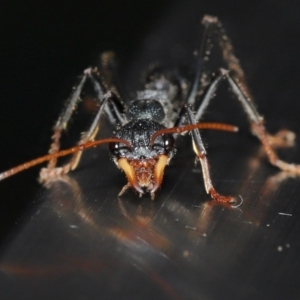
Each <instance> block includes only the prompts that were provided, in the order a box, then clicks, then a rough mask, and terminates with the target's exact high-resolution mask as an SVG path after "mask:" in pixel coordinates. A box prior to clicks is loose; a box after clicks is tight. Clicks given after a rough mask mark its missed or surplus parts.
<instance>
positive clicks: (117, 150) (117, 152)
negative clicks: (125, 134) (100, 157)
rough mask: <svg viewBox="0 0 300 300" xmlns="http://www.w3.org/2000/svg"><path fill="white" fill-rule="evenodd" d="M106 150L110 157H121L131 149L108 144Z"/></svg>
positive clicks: (120, 145) (119, 144) (120, 144)
mask: <svg viewBox="0 0 300 300" xmlns="http://www.w3.org/2000/svg"><path fill="white" fill-rule="evenodd" d="M108 149H109V151H110V152H111V154H112V155H114V156H117V157H121V156H124V155H125V156H126V154H127V153H128V152H131V149H130V148H129V147H127V146H126V145H124V144H122V143H115V142H111V143H109V144H108Z"/></svg>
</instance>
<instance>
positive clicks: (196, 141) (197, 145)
mask: <svg viewBox="0 0 300 300" xmlns="http://www.w3.org/2000/svg"><path fill="white" fill-rule="evenodd" d="M186 109H187V116H188V121H189V123H190V124H197V122H196V119H195V116H194V114H193V112H192V111H191V109H190V108H189V107H186ZM191 134H192V139H193V149H194V152H195V153H196V155H197V157H198V158H199V161H200V163H201V167H202V174H203V180H204V186H205V190H206V192H207V194H209V195H210V196H211V197H212V199H214V200H216V201H219V202H229V203H230V202H234V201H235V198H234V197H231V196H223V195H220V194H219V193H218V192H217V191H216V190H215V188H214V186H213V184H212V181H211V177H210V172H209V165H208V160H207V156H206V150H205V147H204V144H203V142H202V138H201V135H200V131H199V129H194V130H192V131H191Z"/></svg>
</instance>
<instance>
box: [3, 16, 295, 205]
mask: <svg viewBox="0 0 300 300" xmlns="http://www.w3.org/2000/svg"><path fill="white" fill-rule="evenodd" d="M202 24H203V25H204V35H203V40H202V43H201V46H200V48H199V51H198V53H197V68H196V74H195V78H194V81H193V83H192V84H188V83H187V81H186V80H185V79H183V78H181V77H179V76H176V75H175V74H170V73H161V72H159V71H157V70H154V71H153V72H152V74H150V76H149V78H148V81H147V82H146V84H145V86H144V89H143V90H141V91H139V92H138V93H137V96H136V99H135V100H134V101H132V102H130V104H129V105H128V107H127V108H126V107H125V105H124V104H123V102H122V100H121V97H120V96H119V93H118V91H117V89H116V87H115V86H114V85H113V84H111V85H109V84H108V80H107V78H105V74H108V73H109V72H110V71H109V67H108V65H109V64H110V62H111V60H112V58H111V53H104V55H103V62H102V70H101V69H100V72H99V71H98V70H97V69H92V68H89V69H86V70H85V71H84V73H83V76H82V78H81V81H80V83H79V84H78V86H77V87H76V89H75V90H74V92H73V93H72V95H71V97H70V98H69V101H68V104H67V106H66V108H65V109H64V111H63V112H62V114H61V115H60V117H59V118H58V120H57V122H56V124H55V126H54V134H53V136H52V144H51V147H50V151H49V154H48V155H45V156H43V157H40V158H37V159H34V160H32V161H29V162H27V163H24V164H22V165H20V166H17V167H15V168H12V169H10V170H8V171H5V172H3V173H1V174H0V180H2V179H4V178H6V177H9V176H11V175H14V174H15V173H17V172H20V171H23V170H25V169H28V168H30V167H32V166H35V165H37V164H40V163H42V162H45V161H49V163H48V166H47V167H46V168H43V169H42V170H41V172H40V181H41V182H42V183H47V182H49V181H52V180H55V179H56V178H58V177H59V176H60V175H63V174H66V173H68V172H69V171H70V170H74V169H75V168H76V167H77V165H78V162H79V160H80V157H81V154H82V150H84V149H87V148H90V147H94V146H96V145H99V144H104V143H108V144H109V150H110V153H111V156H112V158H113V161H114V162H115V163H116V165H117V166H118V167H119V168H120V169H122V170H123V171H124V172H125V174H126V177H127V179H128V183H127V184H126V185H125V186H124V187H123V188H122V190H121V192H120V194H119V195H122V194H123V193H124V192H125V191H126V190H127V189H128V188H129V187H131V188H132V189H134V190H135V191H136V192H138V193H139V194H140V195H142V194H144V193H145V192H149V193H150V195H151V198H152V199H154V195H155V192H156V191H157V189H158V188H159V187H160V185H161V183H162V179H163V174H164V169H165V167H166V165H168V164H169V162H170V160H171V159H172V157H173V156H174V153H175V148H174V144H175V140H176V138H177V136H178V135H179V134H180V133H184V132H188V131H190V132H191V137H192V144H193V149H194V152H195V154H196V156H197V158H198V160H199V161H200V163H201V167H202V174H203V179H204V186H205V189H206V192H207V193H208V194H209V195H210V196H211V198H212V199H214V200H216V201H220V202H233V201H234V197H231V196H223V195H220V194H219V193H218V192H217V191H216V190H215V188H214V186H213V184H212V181H211V177H210V172H209V165H208V161H207V156H206V150H205V147H204V144H203V142H202V138H201V135H200V131H199V129H217V130H225V131H231V132H235V131H237V128H236V127H234V126H231V125H227V124H221V123H199V121H200V120H201V117H202V115H203V113H204V112H205V110H206V108H207V106H208V104H209V102H210V101H211V100H212V99H213V96H214V93H215V91H216V90H217V88H218V86H219V84H220V82H221V80H222V79H223V78H224V79H226V80H227V82H228V84H229V86H230V88H231V89H232V91H233V93H234V94H235V96H236V98H237V99H238V101H239V102H240V103H241V105H242V107H243V109H244V111H245V112H246V114H247V117H248V119H249V122H250V125H251V131H252V133H253V134H254V135H255V136H257V137H258V139H259V140H260V141H261V143H262V145H263V147H264V149H265V151H266V154H267V156H268V159H269V161H270V163H271V164H272V165H274V166H276V167H278V168H279V169H281V170H284V171H289V172H293V173H296V174H300V166H299V165H293V164H289V163H287V162H284V161H282V160H280V159H279V158H278V157H277V155H276V153H275V152H274V150H273V148H272V147H271V141H272V140H271V139H272V138H273V139H274V137H272V136H270V135H269V134H268V133H267V131H266V129H265V127H264V121H263V118H262V117H261V116H260V114H259V113H258V112H257V110H256V108H255V106H254V104H253V100H252V97H251V95H250V93H249V91H248V88H247V85H246V81H245V76H244V72H243V70H242V69H241V67H240V64H239V61H238V59H237V58H236V56H235V55H234V53H233V48H232V45H231V42H230V41H229V39H228V37H227V36H226V34H225V32H224V29H223V27H222V25H221V23H220V22H219V21H218V19H217V18H216V17H213V16H209V15H205V16H204V18H203V20H202ZM213 35H214V36H215V37H216V38H217V41H218V44H219V47H220V49H221V52H222V56H223V60H224V62H225V63H226V64H227V69H228V71H227V70H224V69H220V71H219V73H218V74H217V75H216V76H215V77H214V78H213V79H212V80H208V78H209V76H208V74H207V73H206V72H205V71H204V67H203V66H204V64H205V62H206V61H207V60H208V58H209V53H210V49H211V46H212V45H211V37H212V36H213ZM106 77H109V76H106ZM100 78H101V79H100ZM87 81H90V82H91V83H92V85H93V88H94V91H95V94H96V98H97V100H98V101H99V108H98V111H97V113H96V115H95V118H94V120H93V122H92V125H91V126H90V128H89V130H88V131H87V132H85V133H84V134H83V135H82V137H81V139H80V141H79V143H78V145H77V146H75V147H72V148H70V149H67V150H60V137H61V134H62V131H64V130H66V128H67V125H68V122H69V120H70V118H71V116H72V113H73V112H74V110H75V109H76V104H77V102H78V101H79V99H80V95H81V93H82V90H83V88H84V86H85V84H86V82H87ZM200 94H203V96H202V97H201V99H200V100H199V97H198V96H199V95H200ZM194 112H195V113H194ZM104 114H107V116H108V118H109V120H110V121H111V122H112V123H115V121H117V123H118V124H119V127H118V128H117V130H116V132H115V133H114V135H113V137H111V138H106V139H100V140H95V137H96V134H97V132H98V130H99V122H100V120H101V118H102V117H103V115H104ZM290 136H292V133H290V132H285V133H284V134H282V135H281V138H282V140H284V139H285V140H286V143H289V142H290V141H289V140H288V139H289V137H290ZM275 139H276V137H275ZM291 139H292V138H291ZM69 154H73V156H72V158H71V160H70V162H68V163H67V164H65V165H64V166H62V167H56V164H57V159H58V158H59V157H61V156H66V155H69Z"/></svg>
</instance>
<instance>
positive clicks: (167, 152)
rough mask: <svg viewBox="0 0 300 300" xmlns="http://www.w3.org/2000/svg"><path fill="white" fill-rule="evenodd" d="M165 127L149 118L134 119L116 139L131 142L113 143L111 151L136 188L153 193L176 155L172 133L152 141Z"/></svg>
mask: <svg viewBox="0 0 300 300" xmlns="http://www.w3.org/2000/svg"><path fill="white" fill-rule="evenodd" d="M163 128H164V126H163V125H161V124H159V123H157V122H155V121H152V120H147V119H142V120H136V121H131V122H129V123H127V124H126V125H125V126H123V127H122V128H121V129H120V130H118V131H117V132H116V134H115V137H116V138H120V139H123V140H126V141H128V142H129V143H130V146H131V147H128V146H126V145H124V144H122V143H110V144H109V150H110V152H111V154H112V157H113V159H114V161H115V163H116V165H117V166H118V167H119V168H121V169H122V170H123V171H124V172H125V174H126V176H127V179H128V181H129V183H130V185H131V187H132V188H133V189H135V190H136V191H137V192H139V193H141V194H143V193H144V191H145V190H146V191H147V192H150V193H151V194H153V193H154V192H155V191H156V190H157V189H158V188H159V186H160V185H161V182H162V178H163V174H164V169H165V167H166V165H167V164H168V163H169V161H170V159H171V158H172V157H173V155H174V138H173V136H172V134H162V135H159V136H157V137H156V138H155V140H154V141H153V142H152V136H153V134H154V133H155V132H157V131H159V130H161V129H163Z"/></svg>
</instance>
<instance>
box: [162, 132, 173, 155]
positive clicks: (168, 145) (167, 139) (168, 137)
mask: <svg viewBox="0 0 300 300" xmlns="http://www.w3.org/2000/svg"><path fill="white" fill-rule="evenodd" d="M163 140H164V149H165V151H166V152H170V151H172V150H173V147H174V137H173V135H172V134H165V135H163Z"/></svg>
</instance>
